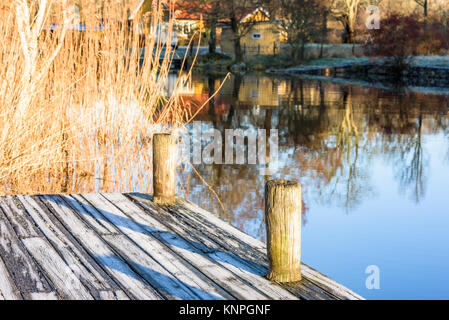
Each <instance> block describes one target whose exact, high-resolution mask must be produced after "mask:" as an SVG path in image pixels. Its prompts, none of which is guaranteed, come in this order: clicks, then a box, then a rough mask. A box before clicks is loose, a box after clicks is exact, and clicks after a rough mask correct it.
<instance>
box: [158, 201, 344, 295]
mask: <svg viewBox="0 0 449 320" xmlns="http://www.w3.org/2000/svg"><path fill="white" fill-rule="evenodd" d="M185 203H186V201H185V200H184V199H179V201H177V204H176V205H173V206H170V207H166V208H165V209H166V210H167V211H168V212H169V214H170V216H172V217H173V218H174V221H176V222H177V223H179V225H180V226H182V227H183V229H185V232H186V236H187V237H188V236H192V237H195V238H196V239H199V240H197V241H198V242H202V243H204V242H205V241H209V243H210V241H212V242H213V243H214V244H213V246H214V247H215V248H216V250H218V251H219V252H222V253H223V252H224V253H226V254H225V256H228V258H227V260H229V257H230V258H231V259H232V260H237V261H235V262H234V264H237V263H240V264H242V267H241V269H242V270H247V269H248V268H249V270H251V272H252V273H255V274H258V275H259V276H260V277H264V276H265V275H266V273H267V270H268V259H267V256H266V253H265V252H263V245H264V244H263V243H262V242H261V243H260V244H257V246H256V247H258V248H259V249H257V250H256V248H255V247H253V246H252V245H250V244H248V243H245V242H243V241H242V240H241V239H240V238H239V237H238V232H240V231H238V230H237V231H238V232H237V231H236V230H234V228H233V227H232V226H231V225H229V224H227V225H226V226H223V228H222V227H217V226H216V224H215V222H216V220H215V219H211V220H214V223H212V222H211V221H209V220H208V219H204V218H202V216H201V215H199V214H196V213H195V212H192V211H191V208H192V206H190V205H189V206H187V205H185ZM203 213H205V214H207V215H210V216H212V215H211V214H210V213H208V212H207V211H204V210H203ZM212 218H215V217H214V216H212ZM164 220H165V221H167V220H170V218H165V219H164ZM223 223H224V221H221V222H220V223H218V222H217V224H220V225H222V224H223ZM229 228H230V229H229ZM225 230H229V231H230V232H227V231H225ZM242 238H245V237H242ZM205 239H206V240H205ZM254 240H255V239H254V238H251V244H253V243H254V242H255V241H254ZM262 252H263V253H262ZM225 256H224V257H223V258H222V260H223V259H225ZM236 258H237V259H236ZM279 286H282V287H283V288H284V289H286V290H288V291H290V292H292V293H294V295H295V296H297V297H300V298H302V299H314V300H317V299H326V300H327V299H338V297H337V296H335V295H334V294H332V293H330V292H328V291H326V290H325V289H322V288H321V287H319V286H317V285H316V284H314V283H313V282H311V281H310V280H308V279H304V281H301V282H299V283H295V284H294V286H291V285H290V284H289V285H284V284H279ZM293 288H294V289H293ZM292 289H293V290H292Z"/></svg>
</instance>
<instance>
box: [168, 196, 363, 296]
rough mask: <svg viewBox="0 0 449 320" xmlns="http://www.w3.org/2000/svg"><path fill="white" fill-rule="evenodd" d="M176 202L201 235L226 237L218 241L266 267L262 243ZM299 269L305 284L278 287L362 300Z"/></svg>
mask: <svg viewBox="0 0 449 320" xmlns="http://www.w3.org/2000/svg"><path fill="white" fill-rule="evenodd" d="M177 203H178V204H179V205H178V207H179V210H176V213H179V214H181V215H182V214H184V215H189V216H190V217H191V218H192V219H194V221H195V222H194V224H195V225H198V226H201V225H203V226H204V228H203V229H202V232H203V233H204V234H207V235H208V236H210V237H213V238H214V239H226V241H221V243H222V245H223V246H225V247H226V248H227V249H232V248H231V247H229V244H233V247H234V249H237V251H238V250H240V249H242V246H243V247H246V246H247V248H245V251H246V252H247V253H250V254H249V255H247V257H248V259H253V261H257V262H259V263H261V264H263V265H264V266H266V267H268V260H267V257H266V245H265V244H264V243H263V242H262V241H259V240H257V239H255V238H252V237H249V236H248V235H246V234H244V233H243V232H241V231H240V230H238V229H236V228H234V227H232V226H231V225H229V224H227V223H226V222H224V221H222V220H220V219H218V218H217V217H215V216H213V215H212V214H211V213H209V212H207V211H206V210H203V209H201V208H199V207H198V206H196V205H195V204H192V203H190V202H189V201H187V200H185V199H182V198H178V199H177ZM185 209H188V210H185ZM217 227H218V228H217ZM230 235H232V236H230ZM239 235H240V236H239ZM234 241H236V242H237V243H235V242H234ZM254 249H257V250H254ZM253 253H254V254H253ZM301 268H302V274H303V277H305V279H307V280H309V282H310V283H307V281H305V282H304V283H303V284H301V283H297V284H294V285H293V286H290V285H282V286H284V287H286V288H289V289H293V292H295V293H296V294H298V293H299V292H298V291H300V290H302V289H303V286H302V285H308V286H309V287H315V289H316V290H317V291H318V292H317V294H319V293H320V292H321V293H324V292H326V294H327V296H325V298H328V297H335V298H339V299H356V300H359V299H363V298H362V297H361V296H360V295H358V294H356V293H354V292H353V291H351V290H349V289H348V288H346V287H344V286H343V285H341V284H339V283H337V282H336V281H334V280H332V279H330V278H328V277H326V276H324V275H323V274H321V273H319V272H318V271H316V270H314V269H312V268H310V267H309V266H307V265H305V264H302V265H301ZM311 284H313V285H311Z"/></svg>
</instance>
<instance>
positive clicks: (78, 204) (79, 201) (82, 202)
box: [66, 194, 118, 234]
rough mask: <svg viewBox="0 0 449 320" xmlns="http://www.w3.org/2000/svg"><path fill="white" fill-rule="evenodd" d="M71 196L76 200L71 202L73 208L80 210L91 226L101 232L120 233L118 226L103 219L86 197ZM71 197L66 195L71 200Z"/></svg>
mask: <svg viewBox="0 0 449 320" xmlns="http://www.w3.org/2000/svg"><path fill="white" fill-rule="evenodd" d="M71 197H72V198H73V199H74V200H76V201H73V202H71V203H70V204H71V205H72V207H73V209H74V210H76V211H77V212H79V213H80V214H81V215H82V217H83V219H84V220H86V221H87V222H88V223H89V224H90V225H91V227H92V228H93V229H94V230H96V231H97V232H98V233H99V234H118V232H117V228H116V227H115V226H114V225H112V224H111V223H109V221H107V220H104V219H101V218H100V214H99V213H98V211H97V210H96V208H94V207H93V206H92V205H91V204H90V203H89V202H88V201H86V199H84V198H83V197H82V196H80V195H76V194H73V195H71ZM69 199H70V198H68V197H66V200H67V201H69Z"/></svg>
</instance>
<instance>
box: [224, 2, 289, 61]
mask: <svg viewBox="0 0 449 320" xmlns="http://www.w3.org/2000/svg"><path fill="white" fill-rule="evenodd" d="M237 18H238V23H240V24H247V25H248V26H249V30H248V31H247V32H246V33H245V34H244V35H243V37H242V38H241V39H240V44H241V46H242V50H243V52H244V54H245V55H256V54H276V53H278V52H279V48H280V44H281V37H282V32H281V30H280V21H279V20H272V19H270V15H269V14H268V12H267V11H265V10H264V9H263V8H262V7H257V8H244V9H243V10H241V12H239V16H238V17H237ZM220 28H221V30H222V31H221V40H220V44H221V50H222V51H223V52H227V53H233V52H234V38H235V36H234V32H233V31H232V29H231V27H230V25H229V23H228V22H226V21H223V22H222V23H221V26H220Z"/></svg>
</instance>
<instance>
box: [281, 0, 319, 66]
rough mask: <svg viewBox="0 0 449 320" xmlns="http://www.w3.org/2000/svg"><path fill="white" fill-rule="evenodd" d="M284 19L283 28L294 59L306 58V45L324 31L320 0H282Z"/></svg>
mask: <svg viewBox="0 0 449 320" xmlns="http://www.w3.org/2000/svg"><path fill="white" fill-rule="evenodd" d="M280 6H281V9H280V10H281V12H280V13H281V15H282V17H283V20H282V22H281V28H282V29H283V30H284V32H285V33H286V34H287V42H288V44H289V45H290V47H291V49H292V58H293V60H294V61H296V62H297V61H298V60H303V59H304V46H305V44H306V43H307V42H309V41H311V40H312V39H314V38H315V37H317V36H318V35H319V34H320V33H322V24H323V18H322V16H323V12H324V11H325V8H324V6H323V4H322V1H320V0H280Z"/></svg>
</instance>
